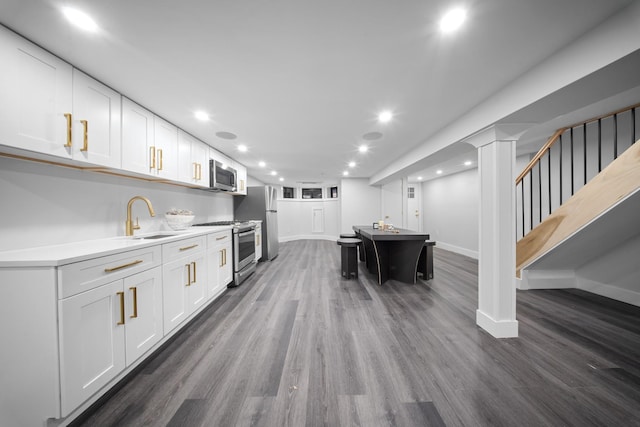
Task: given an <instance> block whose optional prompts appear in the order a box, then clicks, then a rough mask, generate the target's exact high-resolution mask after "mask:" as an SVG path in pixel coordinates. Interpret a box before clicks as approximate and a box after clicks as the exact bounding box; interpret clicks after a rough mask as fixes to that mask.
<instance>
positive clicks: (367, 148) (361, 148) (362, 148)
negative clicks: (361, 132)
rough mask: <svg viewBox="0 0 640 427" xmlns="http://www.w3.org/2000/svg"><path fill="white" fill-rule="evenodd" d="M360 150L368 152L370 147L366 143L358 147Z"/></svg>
mask: <svg viewBox="0 0 640 427" xmlns="http://www.w3.org/2000/svg"><path fill="white" fill-rule="evenodd" d="M358 151H359V152H361V153H366V152H367V151H369V147H367V146H366V145H364V144H362V145H361V146H360V147H358Z"/></svg>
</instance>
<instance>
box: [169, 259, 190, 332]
mask: <svg viewBox="0 0 640 427" xmlns="http://www.w3.org/2000/svg"><path fill="white" fill-rule="evenodd" d="M190 268H191V266H190V265H189V263H188V262H187V261H186V260H177V261H173V262H170V263H167V264H164V265H163V266H162V316H163V327H164V334H165V335H166V334H167V333H169V332H170V331H171V330H173V329H174V328H175V327H176V326H178V325H179V324H180V323H182V322H183V321H184V320H185V319H186V318H187V316H188V304H187V286H188V282H187V280H188V276H187V275H188V274H189V273H188V270H189V269H190Z"/></svg>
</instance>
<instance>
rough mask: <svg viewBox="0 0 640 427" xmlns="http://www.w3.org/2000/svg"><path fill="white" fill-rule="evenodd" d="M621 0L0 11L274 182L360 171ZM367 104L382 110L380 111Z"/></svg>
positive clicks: (224, 1)
mask: <svg viewBox="0 0 640 427" xmlns="http://www.w3.org/2000/svg"><path fill="white" fill-rule="evenodd" d="M631 2H632V0H482V1H479V0H462V2H461V3H463V4H464V5H465V6H466V7H467V8H468V21H467V23H466V25H465V26H464V27H463V28H462V29H461V31H459V32H458V33H456V34H452V35H446V36H445V35H443V34H440V33H439V32H438V29H437V21H438V19H439V18H440V16H441V15H442V13H444V12H445V11H446V10H447V9H448V8H449V7H450V6H452V5H453V3H452V2H450V1H445V0H404V1H402V2H393V1H388V0H349V1H344V0H341V1H337V0H327V1H316V2H310V1H300V0H268V1H267V0H261V1H257V0H256V1H251V2H247V1H239V0H215V1H213V0H209V1H207V0H185V1H175V0H172V1H168V0H146V1H144V0H138V1H131V0H112V1H97V0H93V1H91V0H85V1H81V0H66V1H64V0H59V1H58V0H1V1H0V23H2V24H3V25H5V26H7V27H9V28H11V29H13V30H14V31H16V32H18V33H20V34H22V35H23V36H25V37H27V38H28V39H30V40H32V41H34V42H35V43H37V44H39V45H41V46H42V47H44V48H46V49H48V50H50V51H51V52H53V53H54V54H56V55H58V56H60V57H62V58H63V59H65V60H67V61H69V62H70V63H72V64H73V65H74V66H76V67H77V68H79V69H81V70H83V71H84V72H86V73H88V74H90V75H92V76H93V77H95V78H96V79H98V80H100V81H102V82H104V83H106V84H108V85H110V86H111V87H113V88H114V89H115V90H117V91H119V92H121V93H123V94H124V95H126V96H127V97H129V98H131V99H133V100H134V101H136V102H138V103H140V104H142V105H143V106H145V107H147V108H148V109H150V110H152V111H153V112H155V113H156V114H158V115H160V116H162V117H163V118H165V119H166V120H168V121H170V122H172V123H174V124H176V125H177V126H179V127H181V128H182V129H184V130H186V131H187V132H189V133H191V134H193V135H195V136H196V137H198V138H200V139H202V140H203V141H205V142H206V143H208V144H209V145H211V146H213V147H215V148H217V149H218V150H220V151H222V152H224V153H226V154H227V155H229V156H231V157H233V158H235V159H237V160H238V161H240V162H241V163H243V164H245V165H246V166H247V168H248V170H249V174H250V175H252V176H254V177H256V178H258V179H260V180H263V181H265V182H270V183H271V182H273V183H275V182H277V181H276V178H273V177H271V176H269V175H268V172H270V171H271V170H276V171H277V172H278V173H279V175H280V176H283V177H284V178H285V181H284V184H285V185H286V184H289V185H295V184H296V182H297V181H323V182H337V181H338V180H339V179H340V178H341V176H342V171H344V170H346V169H347V166H346V164H347V163H348V162H349V161H351V160H353V161H356V162H357V166H356V167H355V168H354V169H352V170H351V174H350V176H352V177H370V176H372V175H373V174H375V173H376V172H378V171H380V170H381V169H382V168H383V167H384V166H386V165H388V164H389V163H390V162H392V161H393V160H395V159H396V158H398V157H399V156H400V155H402V154H405V153H407V152H408V151H410V150H411V149H413V148H414V147H416V146H418V145H420V144H421V143H422V142H423V141H425V140H426V139H427V138H428V137H429V136H430V135H432V134H433V133H435V132H436V131H437V130H439V129H441V128H442V127H444V126H446V125H448V124H449V123H451V122H452V121H454V120H455V119H456V117H458V116H460V115H462V114H463V113H465V112H466V111H468V110H469V109H471V108H472V107H474V106H475V105H477V104H478V103H480V102H481V101H483V100H484V99H486V98H487V97H489V96H490V95H491V94H493V93H495V92H496V91H497V90H498V89H500V88H501V87H503V86H505V85H506V84H507V83H509V82H511V81H513V80H514V79H515V78H517V77H518V76H520V75H521V74H523V73H524V72H525V71H527V70H528V69H530V68H531V67H532V66H533V65H535V64H537V63H539V62H541V61H542V60H543V59H545V58H547V57H548V56H550V55H551V54H553V53H554V52H556V51H557V50H559V49H560V48H562V47H563V46H565V45H567V44H569V43H570V42H572V41H573V40H575V39H576V38H578V37H579V36H580V35H582V34H584V33H585V32H587V31H589V30H590V29H591V28H593V27H594V26H595V25H597V24H598V23H600V22H602V21H603V20H605V19H606V18H608V17H609V16H611V15H612V14H614V13H615V12H616V11H618V10H620V9H621V8H623V7H625V6H627V5H629V4H630V3H631ZM458 4H459V3H458ZM63 5H74V6H76V7H78V8H79V9H81V10H83V11H85V12H86V13H88V14H90V15H91V16H92V17H93V18H94V19H95V21H96V22H97V24H98V26H99V27H100V30H99V31H98V33H96V34H87V33H83V32H82V31H80V30H78V29H76V28H75V27H72V26H71V25H70V24H69V23H67V22H66V20H65V19H64V17H63V16H62V14H61V13H60V7H61V6H63ZM383 109H390V110H392V111H393V112H394V114H395V117H394V119H393V121H392V122H390V123H387V124H384V125H383V124H379V123H377V121H376V115H377V113H378V112H380V111H381V110H383ZM196 110H205V111H207V112H208V113H210V114H211V116H212V120H211V121H209V122H206V123H203V122H199V121H197V120H196V119H195V118H194V117H193V113H194V112H195V111H196ZM217 132H231V133H233V134H236V135H237V136H238V138H237V139H236V140H227V139H221V138H219V137H217V136H216V135H215V134H216V133H217ZM369 132H380V133H382V134H383V136H382V138H380V139H378V140H373V141H366V140H365V139H364V138H363V135H365V134H367V133H369ZM363 142H367V143H368V144H369V145H370V147H371V150H370V151H369V152H368V153H366V154H364V155H363V154H360V153H358V151H357V147H358V146H359V145H360V144H361V143H363ZM237 144H245V145H247V146H248V147H249V151H248V152H247V153H240V152H238V151H237V149H236V146H237ZM456 154H460V153H456ZM463 154H464V153H463ZM472 156H474V155H472ZM474 157H475V156H474ZM260 160H264V161H265V162H266V163H267V165H268V166H267V168H266V169H261V168H259V166H258V162H259V161H260ZM454 160H455V159H454ZM472 160H475V159H472ZM450 161H453V160H450ZM455 161H457V160H455Z"/></svg>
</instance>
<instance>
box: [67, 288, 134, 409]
mask: <svg viewBox="0 0 640 427" xmlns="http://www.w3.org/2000/svg"><path fill="white" fill-rule="evenodd" d="M122 292H123V289H122V280H117V281H115V282H112V283H109V284H106V285H103V286H100V287H98V288H95V289H92V290H89V291H86V292H82V293H80V294H77V295H74V296H72V297H69V298H65V299H63V300H61V301H60V302H59V311H60V386H61V389H62V390H61V391H62V416H63V417H64V416H67V415H68V414H69V413H70V412H71V411H72V410H73V409H75V408H77V407H78V406H79V405H80V404H81V403H82V402H83V401H85V400H86V399H88V398H89V397H90V396H91V395H93V394H94V393H95V392H97V391H98V390H100V389H101V388H102V387H104V386H105V385H106V384H107V383H108V382H109V381H111V380H112V379H113V378H114V377H115V376H116V375H117V374H118V373H120V372H121V371H122V370H123V369H124V368H125V341H124V334H125V327H124V323H123V320H125V321H126V319H125V313H124V311H123V310H124V294H123V293H122Z"/></svg>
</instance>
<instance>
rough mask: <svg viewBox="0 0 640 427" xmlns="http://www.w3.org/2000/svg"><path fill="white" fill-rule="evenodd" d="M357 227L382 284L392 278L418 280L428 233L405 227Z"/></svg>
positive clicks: (369, 264) (371, 269) (368, 264)
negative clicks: (420, 261) (421, 256)
mask: <svg viewBox="0 0 640 427" xmlns="http://www.w3.org/2000/svg"><path fill="white" fill-rule="evenodd" d="M352 228H353V231H354V232H355V233H356V236H358V238H359V239H361V240H362V244H363V247H364V251H365V264H366V267H367V270H368V271H369V273H371V274H373V275H375V276H377V279H378V284H379V285H382V284H383V283H384V282H386V281H387V280H389V279H392V280H398V281H400V282H405V283H416V274H417V269H418V261H419V259H420V253H421V251H422V248H423V246H424V244H425V241H426V240H428V239H429V235H428V234H426V233H422V232H418V231H413V230H406V229H402V228H393V229H380V228H374V227H373V226H371V225H354V226H353V227H352Z"/></svg>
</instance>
